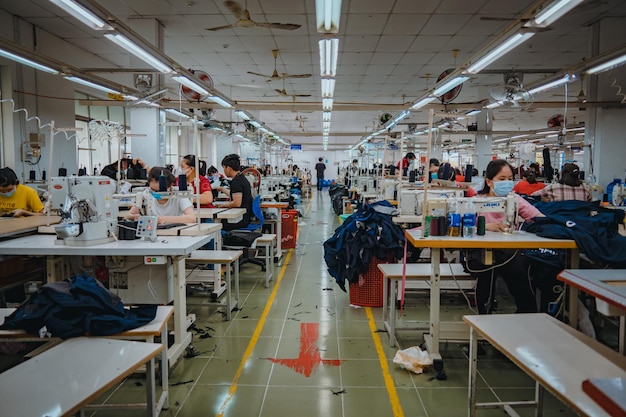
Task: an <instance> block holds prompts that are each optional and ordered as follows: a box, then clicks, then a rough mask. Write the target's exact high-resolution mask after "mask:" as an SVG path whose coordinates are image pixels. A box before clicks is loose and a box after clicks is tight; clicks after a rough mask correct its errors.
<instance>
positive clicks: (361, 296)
mask: <svg viewBox="0 0 626 417" xmlns="http://www.w3.org/2000/svg"><path fill="white" fill-rule="evenodd" d="M390 261H391V259H390V258H389V259H387V260H385V259H379V258H372V261H371V262H370V264H369V266H368V267H367V272H366V273H365V274H362V275H359V282H358V283H350V304H354V305H355V306H362V307H382V306H383V273H382V272H381V271H380V269H378V264H386V263H389V262H390Z"/></svg>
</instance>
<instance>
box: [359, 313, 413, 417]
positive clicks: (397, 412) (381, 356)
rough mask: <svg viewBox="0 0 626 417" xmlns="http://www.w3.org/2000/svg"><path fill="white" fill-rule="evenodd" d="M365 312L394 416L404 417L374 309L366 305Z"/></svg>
mask: <svg viewBox="0 0 626 417" xmlns="http://www.w3.org/2000/svg"><path fill="white" fill-rule="evenodd" d="M365 314H366V315H367V321H368V324H369V326H370V331H371V332H372V339H373V340H374V346H375V347H376V352H377V353H378V360H379V361H380V367H381V369H382V372H383V378H384V380H385V387H387V393H388V394H389V402H390V403H391V409H392V411H393V416H394V417H404V411H403V410H402V406H401V405H400V399H399V398H398V392H397V391H396V386H395V384H394V383H393V378H392V377H391V374H390V373H389V364H388V363H387V358H386V357H385V351H384V350H383V345H382V343H381V341H380V336H379V333H378V332H377V331H376V322H375V321H374V315H373V314H372V309H371V308H370V307H365Z"/></svg>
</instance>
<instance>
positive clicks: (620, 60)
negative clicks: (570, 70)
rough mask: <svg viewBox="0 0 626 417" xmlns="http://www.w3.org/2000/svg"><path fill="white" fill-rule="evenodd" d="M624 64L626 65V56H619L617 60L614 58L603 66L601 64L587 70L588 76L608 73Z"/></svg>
mask: <svg viewBox="0 0 626 417" xmlns="http://www.w3.org/2000/svg"><path fill="white" fill-rule="evenodd" d="M624 63H626V55H622V56H618V57H617V58H613V59H611V60H610V61H607V62H605V63H603V64H599V65H596V66H595V67H591V68H589V69H588V70H587V74H598V73H600V72H604V71H608V70H610V69H613V68H615V67H618V66H620V65H622V64H624Z"/></svg>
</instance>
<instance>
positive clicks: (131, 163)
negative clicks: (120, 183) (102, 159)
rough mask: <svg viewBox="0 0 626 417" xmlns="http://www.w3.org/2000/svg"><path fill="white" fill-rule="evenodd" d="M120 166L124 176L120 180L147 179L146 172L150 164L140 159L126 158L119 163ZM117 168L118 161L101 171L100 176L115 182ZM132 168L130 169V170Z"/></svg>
mask: <svg viewBox="0 0 626 417" xmlns="http://www.w3.org/2000/svg"><path fill="white" fill-rule="evenodd" d="M119 165H120V168H121V172H122V174H121V175H120V179H137V180H139V179H144V180H145V179H146V178H147V177H146V170H147V169H148V164H146V163H145V162H144V161H142V160H141V159H139V158H135V159H130V158H124V159H122V160H120V161H119ZM117 167H118V161H115V162H112V163H110V164H109V165H107V166H105V167H104V168H102V171H100V175H105V176H107V177H109V178H111V179H113V180H116V181H117V179H118V178H117ZM129 168H130V169H129Z"/></svg>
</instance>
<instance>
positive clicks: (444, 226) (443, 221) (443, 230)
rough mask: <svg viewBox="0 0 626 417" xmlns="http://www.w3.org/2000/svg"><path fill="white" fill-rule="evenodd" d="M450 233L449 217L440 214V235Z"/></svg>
mask: <svg viewBox="0 0 626 417" xmlns="http://www.w3.org/2000/svg"><path fill="white" fill-rule="evenodd" d="M447 234H448V219H447V218H446V216H439V236H445V235H447Z"/></svg>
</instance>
